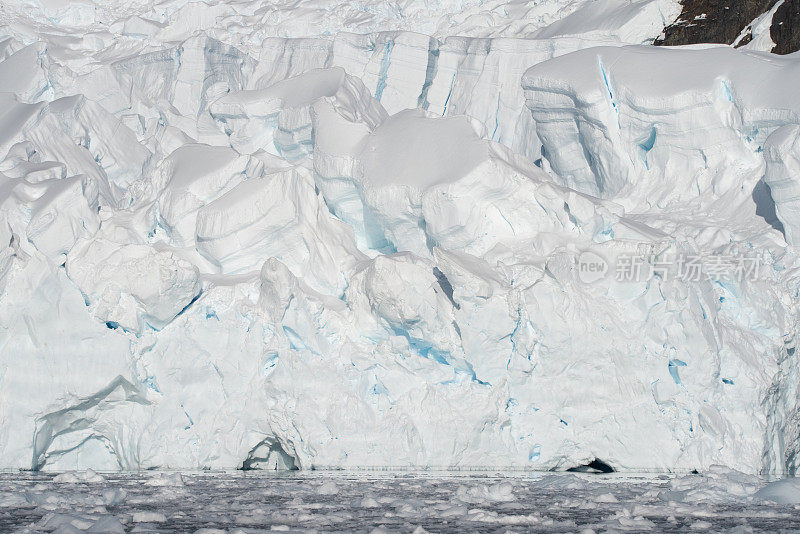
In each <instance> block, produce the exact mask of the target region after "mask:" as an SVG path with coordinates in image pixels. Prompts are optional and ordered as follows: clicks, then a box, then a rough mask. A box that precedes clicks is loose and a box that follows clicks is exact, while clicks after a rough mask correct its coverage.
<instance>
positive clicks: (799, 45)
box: [770, 0, 800, 54]
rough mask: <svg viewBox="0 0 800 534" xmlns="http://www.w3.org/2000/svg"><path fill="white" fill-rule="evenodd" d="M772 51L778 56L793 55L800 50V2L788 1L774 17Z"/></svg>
mask: <svg viewBox="0 0 800 534" xmlns="http://www.w3.org/2000/svg"><path fill="white" fill-rule="evenodd" d="M770 34H771V36H772V41H773V42H774V43H775V44H776V46H775V48H773V49H772V51H773V52H774V53H776V54H791V53H792V52H796V51H797V50H800V0H787V1H786V2H784V3H783V5H781V6H780V7H779V8H778V10H777V11H776V12H775V15H774V16H773V17H772V28H771V29H770Z"/></svg>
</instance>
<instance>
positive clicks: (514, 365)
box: [0, 0, 800, 472]
mask: <svg viewBox="0 0 800 534" xmlns="http://www.w3.org/2000/svg"><path fill="white" fill-rule="evenodd" d="M304 4H305V6H304V10H302V11H298V12H292V11H290V10H288V8H287V9H283V10H281V9H279V8H278V7H277V4H274V3H272V4H269V5H267V4H264V5H262V4H260V3H259V2H235V3H229V2H226V3H213V2H211V3H202V4H200V3H196V2H168V3H164V4H159V6H161V7H159V8H157V7H155V6H153V5H151V4H145V3H141V4H138V3H135V4H132V5H131V6H129V7H128V8H126V9H127V11H125V12H120V11H117V12H112V11H111V10H110V9H105V8H102V6H99V5H95V4H93V3H86V4H77V3H63V4H60V3H58V2H49V3H47V4H42V5H39V4H36V5H35V6H34V7H33V8H31V9H29V10H26V11H25V12H24V13H23V12H20V11H17V10H16V8H15V7H14V6H9V8H8V9H9V15H10V17H9V18H8V21H6V22H4V25H3V26H0V36H3V37H2V38H1V39H2V40H0V89H2V93H1V94H0V99H2V102H3V106H2V110H0V132H2V133H0V179H2V188H1V189H0V202H1V203H2V204H0V243H2V244H3V249H2V250H0V287H2V295H0V399H2V400H1V401H0V419H2V421H3V424H2V431H1V432H0V466H2V467H13V468H18V467H21V468H34V469H68V468H83V467H93V468H101V469H116V468H122V469H142V468H151V467H161V468H204V467H209V468H233V467H242V466H245V467H246V466H254V465H260V466H267V467H270V468H276V467H277V468H288V467H292V466H294V467H299V468H311V467H317V468H319V467H364V466H382V467H385V466H395V467H429V466H434V467H479V466H496V467H499V466H503V467H514V468H526V469H528V468H530V469H541V470H547V469H566V468H570V467H573V466H577V465H582V464H586V463H588V462H590V461H592V460H593V459H595V458H599V459H602V460H603V461H604V462H606V463H608V464H609V465H611V466H613V467H614V468H617V469H664V470H681V469H683V470H691V469H695V468H697V469H702V468H706V467H708V466H710V465H712V464H725V465H728V466H732V467H736V468H737V469H740V470H742V471H749V472H757V471H767V472H795V471H796V469H797V466H798V463H800V457H798V452H800V403H799V402H798V384H800V377H798V373H797V369H798V363H800V362H798V357H800V355H797V354H796V352H795V339H796V337H797V336H798V307H797V303H798V295H799V294H800V277H798V274H797V273H798V267H800V261H798V256H797V254H796V251H795V248H794V247H793V246H794V245H796V244H797V243H796V240H797V239H798V236H797V232H798V230H797V228H798V224H800V222H798V218H797V215H796V214H797V209H798V208H797V207H796V195H794V189H795V188H796V186H795V183H794V182H796V181H798V180H800V176H798V174H797V169H798V158H800V152H798V141H797V139H798V135H799V134H798V128H800V127H799V126H798V123H800V117H798V113H800V99H798V96H797V94H796V92H795V91H792V90H791V88H792V87H795V86H797V83H798V82H800V80H798V79H797V78H798V77H800V63H798V59H797V58H794V57H791V56H789V57H785V58H777V57H774V56H770V55H768V54H764V53H759V52H753V51H737V50H733V49H731V48H729V47H711V48H707V47H704V48H702V49H694V48H693V49H666V48H664V49H659V48H653V47H650V46H647V45H642V43H646V42H649V41H652V40H653V39H654V38H655V37H657V36H658V34H659V33H660V32H661V31H662V29H663V28H664V26H665V25H666V24H668V23H669V22H671V21H672V20H673V19H674V17H675V16H677V11H679V9H678V7H677V3H676V2H671V1H665V0H635V1H634V0H630V1H627V0H596V1H594V2H561V1H559V0H553V1H550V2H535V3H534V2H530V3H520V2H513V3H508V4H506V3H505V2H501V1H499V0H497V1H495V2H493V3H492V5H491V6H489V5H484V4H487V3H486V2H484V3H480V2H474V3H470V2H465V3H459V2H446V1H444V0H442V1H439V2H415V1H409V2H402V3H391V4H390V3H386V4H384V3H380V2H376V3H373V4H371V6H372V7H370V8H369V9H366V8H364V7H363V6H361V7H359V6H356V5H355V4H350V3H347V2H342V3H340V4H336V5H335V6H326V7H325V6H321V3H319V2H304ZM393 5H394V6H400V9H401V13H397V12H394V11H392V9H391V6H393ZM87 6H88V7H87ZM90 7H93V9H89V8H90ZM323 7H325V8H324V9H323ZM676 9H677V11H676ZM432 12H434V13H436V14H441V13H450V14H451V15H452V16H451V17H450V18H446V17H445V16H442V18H438V17H431V16H430V13H432ZM298 13H300V14H301V15H298ZM365 13H367V15H365ZM290 16H292V18H291V20H290V18H289V17H290ZM34 28H37V29H34ZM409 28H410V29H414V30H417V31H422V32H424V33H412V32H408V31H403V30H406V29H409ZM196 29H198V30H199V31H194V30H196ZM375 30H381V31H375ZM358 31H360V32H364V31H368V32H372V33H354V32H358ZM426 34H429V35H426ZM765 187H767V188H768V193H767V194H765V195H764V194H760V195H756V193H755V192H756V191H757V190H764V188H765ZM759 188H761V189H759ZM770 191H771V193H770ZM764 204H767V206H766V209H772V210H774V214H775V217H777V220H778V221H779V222H780V223H781V225H782V228H783V232H781V231H779V230H776V229H775V228H773V226H771V225H770V224H768V222H767V221H766V220H765V218H764V217H762V214H763V212H762V209H765V208H764ZM773 224H774V225H775V226H777V224H775V222H774V221H773ZM701 257H702V258H703V259H704V261H706V262H713V261H715V260H719V259H720V258H733V259H737V258H738V259H742V258H745V259H748V260H754V261H757V267H758V269H757V270H758V272H757V273H750V274H757V276H703V277H699V278H697V279H693V278H686V277H677V276H670V275H669V274H670V273H666V272H662V271H658V269H656V267H658V266H660V265H661V266H663V265H664V264H665V262H668V261H672V260H675V261H677V260H676V259H679V258H701ZM632 259H638V260H641V264H640V265H639V267H641V268H643V269H644V270H645V271H646V273H647V274H648V275H646V276H641V277H629V278H625V277H623V278H620V277H619V276H615V275H617V274H618V273H616V272H615V269H616V268H618V267H619V266H620V265H624V262H625V261H628V262H630V261H632ZM672 266H674V265H672ZM590 267H591V270H587V269H588V268H590ZM597 269H599V270H597ZM740 274H742V273H740Z"/></svg>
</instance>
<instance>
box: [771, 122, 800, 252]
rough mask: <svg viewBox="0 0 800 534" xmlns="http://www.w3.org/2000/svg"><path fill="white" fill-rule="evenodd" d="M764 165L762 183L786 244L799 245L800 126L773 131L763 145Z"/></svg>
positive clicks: (788, 126) (794, 125) (789, 126)
mask: <svg viewBox="0 0 800 534" xmlns="http://www.w3.org/2000/svg"><path fill="white" fill-rule="evenodd" d="M764 159H765V160H766V163H767V170H766V174H765V175H764V182H765V183H766V184H767V185H768V186H769V189H770V192H771V193H772V199H773V200H774V201H775V213H776V215H777V216H778V219H779V220H780V221H781V222H782V223H783V227H784V229H785V234H786V241H787V242H788V243H789V244H791V245H798V244H800V125H797V124H791V125H786V126H783V127H782V128H779V129H777V130H775V132H773V133H772V134H771V135H770V136H769V137H768V138H767V140H766V142H765V143H764Z"/></svg>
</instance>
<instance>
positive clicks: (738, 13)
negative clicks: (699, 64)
mask: <svg viewBox="0 0 800 534" xmlns="http://www.w3.org/2000/svg"><path fill="white" fill-rule="evenodd" d="M777 2H778V0H683V2H681V4H682V5H683V11H682V12H681V15H680V16H679V17H678V20H677V21H675V22H674V23H673V24H671V25H669V26H667V28H666V29H665V30H664V34H663V36H662V37H660V38H659V39H657V40H656V42H655V43H654V44H656V45H664V46H674V45H684V44H697V43H722V44H733V42H734V41H735V40H736V38H737V37H739V35H741V34H742V32H743V31H744V30H745V28H747V27H748V26H749V25H750V23H751V22H753V20H755V19H756V18H757V17H758V16H759V15H762V14H764V13H766V12H767V11H769V10H770V9H772V7H773V6H774V5H775V4H776V3H777ZM789 2H791V3H793V4H797V2H798V0H789ZM789 2H787V3H789ZM773 40H774V39H773ZM741 44H744V43H741Z"/></svg>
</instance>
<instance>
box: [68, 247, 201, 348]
mask: <svg viewBox="0 0 800 534" xmlns="http://www.w3.org/2000/svg"><path fill="white" fill-rule="evenodd" d="M67 274H68V275H69V277H70V279H71V280H72V281H74V282H75V283H76V284H77V285H78V287H79V288H80V289H81V292H82V293H83V294H84V296H85V298H86V300H87V305H88V306H90V307H91V309H92V312H93V314H94V315H95V317H97V318H98V319H99V320H100V321H102V322H104V323H106V325H108V327H109V328H123V329H125V330H128V331H131V332H137V333H138V332H141V331H142V329H143V328H145V327H146V326H149V327H151V328H153V329H157V330H158V329H161V328H163V327H164V325H166V324H167V323H169V322H170V321H171V320H172V319H174V318H175V316H176V315H177V314H178V313H180V312H181V310H183V309H184V308H185V307H186V306H187V305H189V303H191V302H192V300H193V299H194V298H195V297H197V295H198V294H199V293H200V289H201V286H200V280H199V279H198V270H197V268H196V267H195V266H193V265H191V264H189V263H188V262H186V261H185V260H182V259H180V258H179V257H177V256H176V255H174V254H173V253H172V252H170V251H169V250H161V251H159V250H157V249H155V248H153V247H150V246H148V245H120V244H116V243H112V242H110V241H107V240H105V239H102V238H97V239H92V240H84V241H82V242H80V243H78V244H77V245H76V246H75V247H74V249H73V250H72V251H71V252H70V255H68V256H67Z"/></svg>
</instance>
